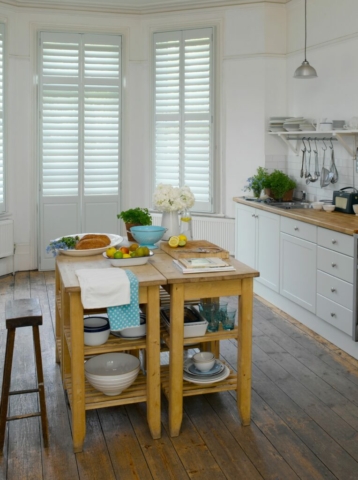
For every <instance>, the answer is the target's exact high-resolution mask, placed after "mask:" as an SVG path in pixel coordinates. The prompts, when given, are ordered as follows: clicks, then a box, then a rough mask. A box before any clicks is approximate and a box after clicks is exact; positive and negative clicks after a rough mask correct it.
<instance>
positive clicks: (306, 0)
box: [305, 0, 307, 62]
mask: <svg viewBox="0 0 358 480" xmlns="http://www.w3.org/2000/svg"><path fill="white" fill-rule="evenodd" d="M306 48H307V0H305V62H307V58H306Z"/></svg>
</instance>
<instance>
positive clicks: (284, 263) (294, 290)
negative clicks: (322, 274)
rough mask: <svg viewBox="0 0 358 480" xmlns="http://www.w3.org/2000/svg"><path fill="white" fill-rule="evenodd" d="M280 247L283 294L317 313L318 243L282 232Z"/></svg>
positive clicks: (281, 291) (281, 289) (281, 287)
mask: <svg viewBox="0 0 358 480" xmlns="http://www.w3.org/2000/svg"><path fill="white" fill-rule="evenodd" d="M280 249H281V269H280V280H281V285H280V293H281V295H283V296H284V297H286V298H288V299H289V300H291V301H292V302H295V303H297V304H298V305H301V307H303V308H306V309H307V310H309V311H310V312H312V313H315V311H316V271H317V269H316V249H317V246H316V244H315V243H312V242H308V241H307V240H302V239H301V238H297V237H294V236H292V235H287V234H286V233H281V246H280Z"/></svg>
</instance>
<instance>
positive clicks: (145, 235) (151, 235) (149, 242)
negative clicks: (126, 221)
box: [130, 225, 167, 250]
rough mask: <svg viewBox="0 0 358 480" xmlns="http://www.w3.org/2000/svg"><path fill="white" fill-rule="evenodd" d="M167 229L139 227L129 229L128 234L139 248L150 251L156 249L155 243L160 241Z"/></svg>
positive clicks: (148, 226)
mask: <svg viewBox="0 0 358 480" xmlns="http://www.w3.org/2000/svg"><path fill="white" fill-rule="evenodd" d="M166 231H167V228H164V227H159V226H157V225H139V226H136V227H131V228H130V232H131V234H132V235H133V237H134V239H135V240H136V242H138V243H139V245H141V246H145V247H148V248H149V249H150V250H153V249H155V248H158V247H157V246H156V245H154V244H155V243H157V242H159V240H161V239H162V237H163V235H164V233H165V232H166Z"/></svg>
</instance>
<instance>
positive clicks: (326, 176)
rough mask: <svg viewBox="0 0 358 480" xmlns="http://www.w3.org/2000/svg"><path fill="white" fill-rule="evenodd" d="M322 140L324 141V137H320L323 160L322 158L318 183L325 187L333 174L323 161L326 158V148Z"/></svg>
mask: <svg viewBox="0 0 358 480" xmlns="http://www.w3.org/2000/svg"><path fill="white" fill-rule="evenodd" d="M324 141H325V138H323V139H322V142H323V145H324V147H322V150H323V160H322V170H321V177H320V185H321V187H322V188H323V187H327V186H328V185H329V184H330V183H331V179H332V177H333V174H332V173H331V172H330V171H329V170H328V168H326V167H325V165H324V162H325V159H326V150H327V148H328V147H327V145H326V144H325V142H324Z"/></svg>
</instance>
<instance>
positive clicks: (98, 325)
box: [83, 317, 110, 347]
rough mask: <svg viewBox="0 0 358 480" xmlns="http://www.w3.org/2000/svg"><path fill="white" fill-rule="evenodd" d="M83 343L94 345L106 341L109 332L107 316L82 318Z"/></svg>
mask: <svg viewBox="0 0 358 480" xmlns="http://www.w3.org/2000/svg"><path fill="white" fill-rule="evenodd" d="M83 325H84V344H85V345H88V346H91V347H94V346H96V345H102V344H103V343H106V341H107V340H108V337H109V333H110V326H109V321H108V318H104V317H87V318H85V319H84V320H83Z"/></svg>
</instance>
